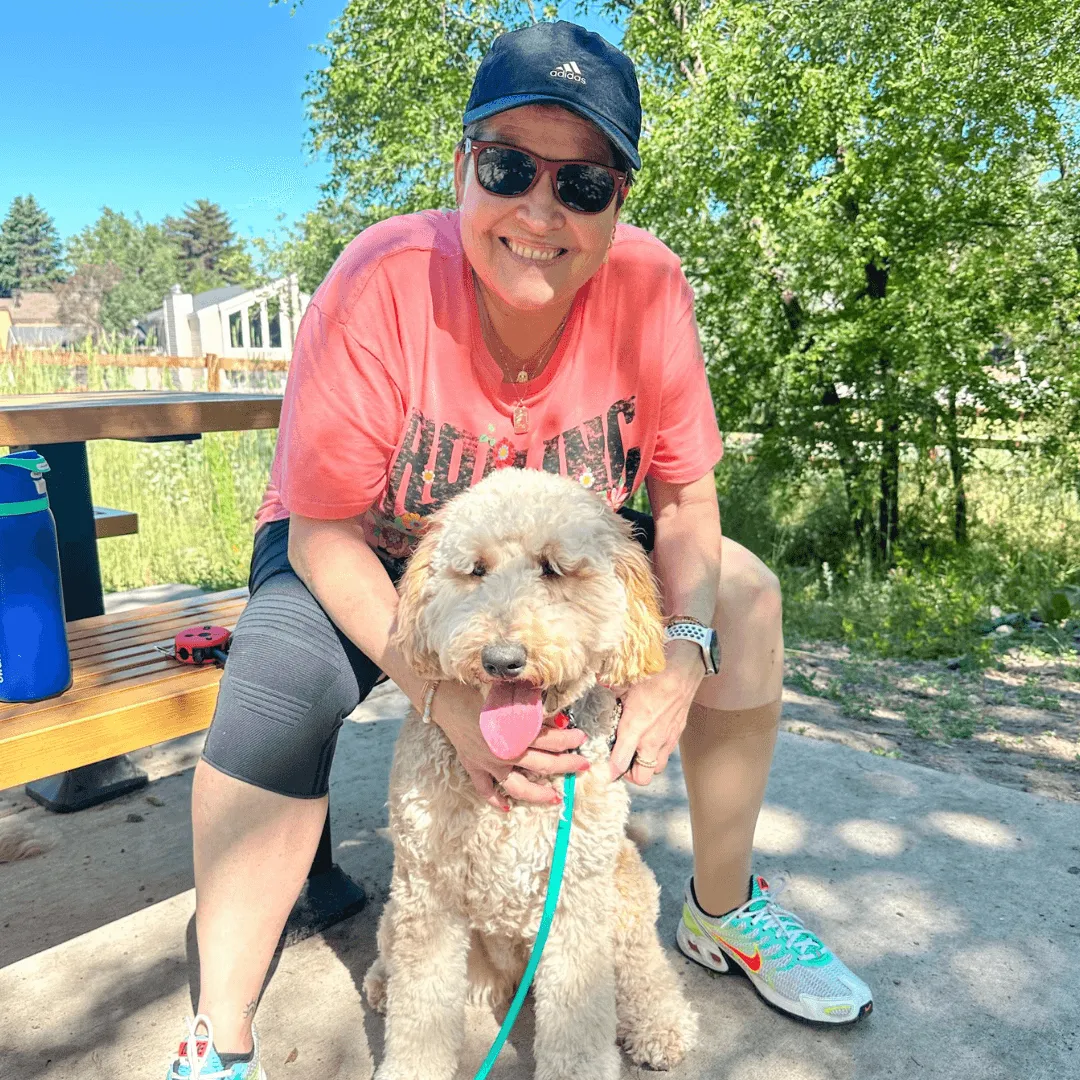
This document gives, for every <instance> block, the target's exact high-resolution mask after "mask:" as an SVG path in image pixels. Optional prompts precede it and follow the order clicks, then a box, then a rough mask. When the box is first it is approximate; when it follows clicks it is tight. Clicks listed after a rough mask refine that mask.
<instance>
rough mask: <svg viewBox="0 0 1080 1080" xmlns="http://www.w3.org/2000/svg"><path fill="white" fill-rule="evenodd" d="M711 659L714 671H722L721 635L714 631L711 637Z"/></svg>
mask: <svg viewBox="0 0 1080 1080" xmlns="http://www.w3.org/2000/svg"><path fill="white" fill-rule="evenodd" d="M709 659H710V660H711V661H712V669H713V671H719V670H720V635H719V634H718V633H717V632H716V631H715V630H714V631H713V632H712V633H711V634H710V635H709Z"/></svg>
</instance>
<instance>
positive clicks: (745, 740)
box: [680, 537, 784, 915]
mask: <svg viewBox="0 0 1080 1080" xmlns="http://www.w3.org/2000/svg"><path fill="white" fill-rule="evenodd" d="M714 624H715V626H716V629H717V632H718V633H719V635H720V648H721V661H720V672H719V674H717V675H714V676H712V677H710V678H707V679H705V680H704V681H703V682H702V684H701V689H700V690H699V691H698V694H697V697H696V698H695V701H694V704H693V706H692V707H691V709H690V716H689V719H688V722H687V725H686V730H685V731H684V732H683V736H682V739H681V741H680V749H681V756H682V765H683V773H684V775H685V777H686V790H687V794H688V795H689V797H690V823H691V827H692V830H693V838H694V891H695V892H696V893H697V898H698V903H699V904H700V905H701V906H702V908H703V909H704V910H705V911H706V912H708V913H709V914H712V915H722V914H724V913H725V912H728V911H730V910H731V909H732V908H735V907H738V906H739V905H740V904H742V903H745V901H746V900H747V898H748V896H747V889H748V884H749V879H750V863H751V852H752V848H753V842H754V827H755V826H756V824H757V818H758V812H759V811H760V809H761V802H762V799H763V798H764V797H765V784H766V781H767V780H768V777H769V767H770V765H771V764H772V755H773V748H774V746H775V745H776V731H777V724H778V721H779V718H780V697H781V694H782V691H783V679H784V634H783V626H782V621H781V600H780V585H779V582H778V581H777V580H776V577H775V575H774V574H773V573H772V572H771V571H770V570H769V569H768V567H766V566H765V564H764V563H763V562H762V561H761V560H760V559H758V558H757V556H756V555H753V554H751V553H750V552H749V551H747V550H746V548H744V547H742V546H741V545H740V544H737V543H735V542H734V541H733V540H728V539H727V538H726V537H725V538H724V547H723V554H722V557H721V572H720V587H719V590H718V596H717V605H716V618H715V620H714Z"/></svg>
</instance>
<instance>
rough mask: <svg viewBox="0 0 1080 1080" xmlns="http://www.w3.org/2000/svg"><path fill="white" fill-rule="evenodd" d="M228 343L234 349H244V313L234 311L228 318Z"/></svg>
mask: <svg viewBox="0 0 1080 1080" xmlns="http://www.w3.org/2000/svg"><path fill="white" fill-rule="evenodd" d="M229 343H230V344H231V345H232V347H233V348H234V349H242V348H243V347H244V313H243V312H242V311H234V312H233V313H232V314H231V315H230V316H229Z"/></svg>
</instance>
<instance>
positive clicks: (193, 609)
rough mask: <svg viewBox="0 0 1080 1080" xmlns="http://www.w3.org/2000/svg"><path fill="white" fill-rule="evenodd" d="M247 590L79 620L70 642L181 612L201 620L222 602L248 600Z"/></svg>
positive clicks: (71, 626)
mask: <svg viewBox="0 0 1080 1080" xmlns="http://www.w3.org/2000/svg"><path fill="white" fill-rule="evenodd" d="M246 597H247V589H244V588H241V589H230V590H229V591H228V592H219V593H204V594H203V595H202V596H192V597H185V599H183V600H167V601H165V602H163V603H161V604H148V605H147V606H146V607H140V608H136V609H135V610H133V611H118V612H114V613H113V614H111V615H95V616H93V617H92V618H89V619H79V620H78V621H77V622H72V623H68V642H69V643H70V642H73V641H78V640H79V639H80V638H84V637H88V636H91V635H93V634H94V633H96V632H97V631H99V630H103V629H105V628H107V627H110V626H116V625H117V624H118V623H122V624H125V625H129V626H143V625H145V624H146V623H149V622H153V621H154V619H157V618H161V617H162V616H164V617H170V616H171V615H173V614H175V613H176V612H179V611H184V612H190V613H191V614H192V615H193V616H194V618H193V619H192V622H198V621H199V613H200V612H202V611H204V610H213V609H214V608H216V607H218V606H220V605H221V604H223V603H227V602H228V601H230V600H236V599H238V598H246Z"/></svg>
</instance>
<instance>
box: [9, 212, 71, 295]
mask: <svg viewBox="0 0 1080 1080" xmlns="http://www.w3.org/2000/svg"><path fill="white" fill-rule="evenodd" d="M60 252H61V248H60V239H59V237H58V236H57V235H56V226H55V224H54V223H53V219H52V218H51V217H49V215H48V214H46V213H45V211H44V210H43V209H42V208H41V207H40V206H39V205H38V202H37V200H36V199H35V198H34V196H33V195H26V196H22V195H16V196H15V198H14V199H13V200H12V202H11V206H10V207H9V208H8V212H7V216H6V217H5V218H4V221H3V223H2V224H0V296H10V295H11V293H12V292H13V291H14V290H15V289H21V290H24V291H27V290H33V289H45V290H48V289H49V288H50V287H51V286H52V285H53V284H54V283H55V282H57V281H62V280H63V278H64V274H63V271H62V269H61V267H60Z"/></svg>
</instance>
